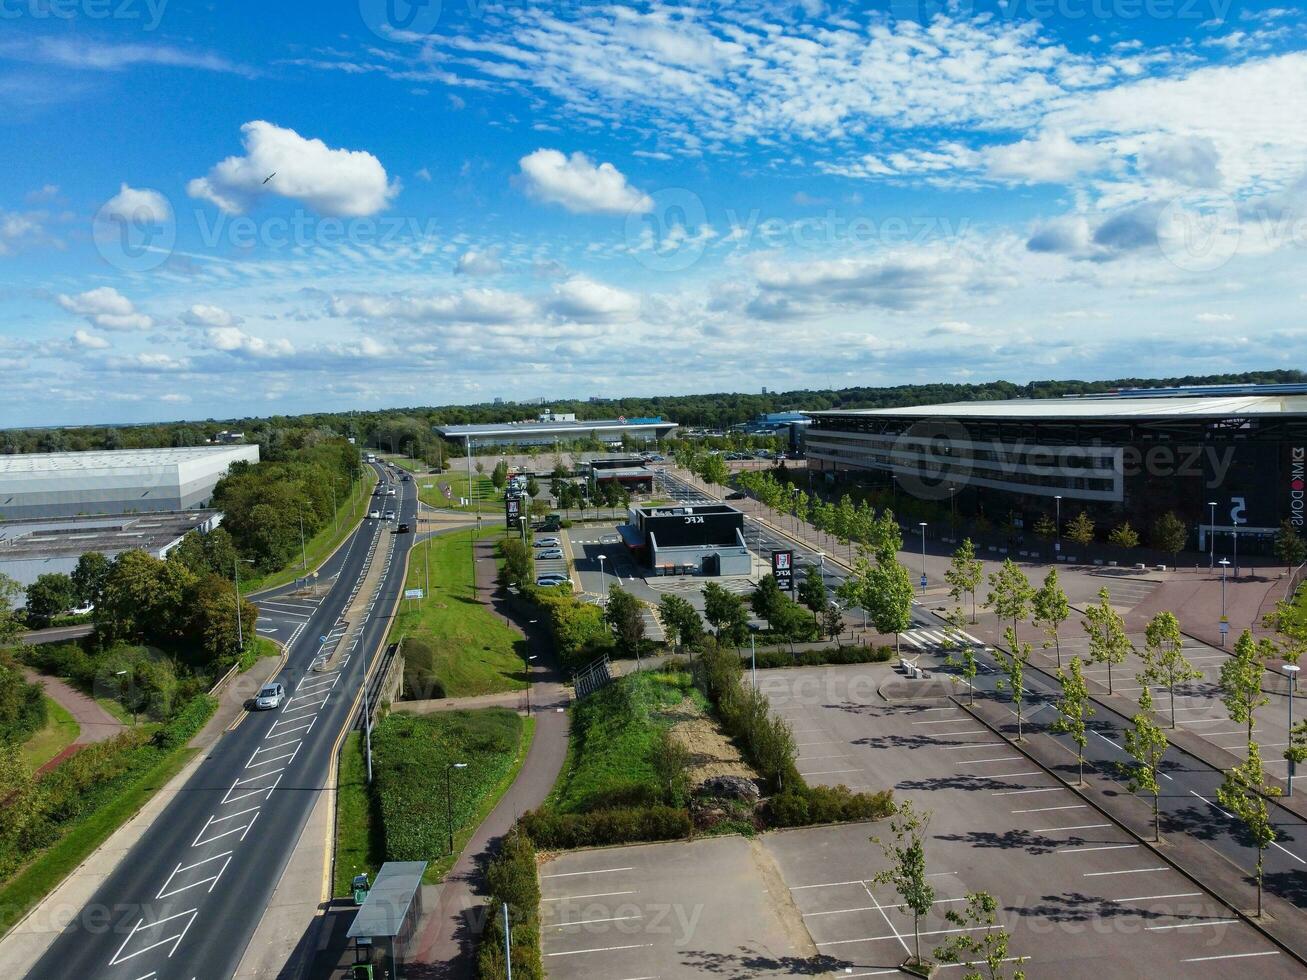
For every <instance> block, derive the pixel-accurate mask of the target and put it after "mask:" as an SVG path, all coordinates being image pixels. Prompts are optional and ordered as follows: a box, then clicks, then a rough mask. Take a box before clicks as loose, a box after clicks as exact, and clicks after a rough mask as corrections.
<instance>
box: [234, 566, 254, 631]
mask: <svg viewBox="0 0 1307 980" xmlns="http://www.w3.org/2000/svg"><path fill="white" fill-rule="evenodd" d="M242 561H244V562H247V563H248V564H250V565H253V564H254V559H253V558H237V557H236V556H235V555H232V557H231V581H232V585H234V586H236V642H237V644H238V645H239V647H240V649H241V650H242V651H243V650H244V649H245V630H244V629H243V628H242V626H241V579H240V564H239V563H240V562H242Z"/></svg>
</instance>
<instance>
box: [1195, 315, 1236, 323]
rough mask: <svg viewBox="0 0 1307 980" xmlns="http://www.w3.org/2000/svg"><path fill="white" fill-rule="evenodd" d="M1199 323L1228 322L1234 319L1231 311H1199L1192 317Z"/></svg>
mask: <svg viewBox="0 0 1307 980" xmlns="http://www.w3.org/2000/svg"><path fill="white" fill-rule="evenodd" d="M1194 319H1195V320H1197V321H1198V322H1199V323H1230V322H1232V321H1233V320H1234V314H1233V313H1199V314H1198V315H1197V316H1195V317H1194Z"/></svg>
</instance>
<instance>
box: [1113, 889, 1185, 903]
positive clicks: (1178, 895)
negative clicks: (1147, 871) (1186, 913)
mask: <svg viewBox="0 0 1307 980" xmlns="http://www.w3.org/2000/svg"><path fill="white" fill-rule="evenodd" d="M1201 894H1202V892H1175V893H1173V894H1170V895H1136V896H1135V897H1133V898H1114V899H1112V901H1113V902H1115V903H1117V904H1118V905H1121V904H1124V903H1125V902H1156V901H1160V900H1162V899H1164V898H1197V897H1198V896H1199V895H1201Z"/></svg>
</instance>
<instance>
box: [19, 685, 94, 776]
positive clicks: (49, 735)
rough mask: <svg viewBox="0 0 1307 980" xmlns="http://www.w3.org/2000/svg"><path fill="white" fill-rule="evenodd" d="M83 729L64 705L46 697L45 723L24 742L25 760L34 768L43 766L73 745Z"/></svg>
mask: <svg viewBox="0 0 1307 980" xmlns="http://www.w3.org/2000/svg"><path fill="white" fill-rule="evenodd" d="M81 731H82V729H81V726H80V725H78V724H77V722H76V721H75V720H74V719H73V716H72V715H70V714H69V713H68V712H67V711H65V710H64V707H63V705H61V704H60V703H59V702H58V701H54V700H52V699H50V698H46V699H45V725H44V726H43V727H42V728H41V729H40V730H39V731H37V732H34V733H33V734H32V737H31V738H29V739H28V740H27V741H26V742H24V743H23V747H22V750H21V752H22V756H23V762H24V763H26V764H27V766H28V767H29V768H32V769H39V768H41V766H43V765H45V764H46V763H47V762H49V761H50V760H51V759H53V758H54V757H55V756H57V755H58V754H59V753H60V752H62V751H63V750H64V749H66V748H68V746H70V745H72V744H73V742H75V741H76V740H77V736H78V735H80V734H81Z"/></svg>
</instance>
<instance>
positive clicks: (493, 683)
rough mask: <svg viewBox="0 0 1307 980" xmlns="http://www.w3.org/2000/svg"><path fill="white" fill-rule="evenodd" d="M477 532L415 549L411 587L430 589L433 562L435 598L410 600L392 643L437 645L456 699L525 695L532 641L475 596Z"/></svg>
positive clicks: (488, 531)
mask: <svg viewBox="0 0 1307 980" xmlns="http://www.w3.org/2000/svg"><path fill="white" fill-rule="evenodd" d="M502 533H503V532H502V531H501V530H500V529H498V528H485V529H483V530H482V531H481V537H483V538H493V537H496V536H498V535H500V534H502ZM474 534H476V532H475V531H472V530H467V531H456V532H453V533H450V534H442V535H438V536H436V537H433V538H429V539H427V541H424V542H422V543H420V544H418V545H415V546H414V548H413V550H412V551H411V552H410V553H409V560H408V577H407V579H406V580H405V583H404V585H405V588H409V589H425V588H426V585H427V562H428V560H429V561H430V566H431V594H430V595H429V596H427V597H426V598H425V599H423V600H421V601H420V602H417V601H415V600H412V599H406V600H404V601H403V602H402V603H401V604H400V610H399V612H398V614H397V615H396V617H395V622H394V624H393V625H392V626H391V630H390V639H391V640H392V641H393V640H397V639H399V637H401V636H420V637H423V638H424V639H425V640H427V642H428V643H429V644H431V646H432V647H433V648H434V652H435V660H434V664H433V668H434V672H435V674H436V676H437V677H438V678H440V681H441V683H442V684H443V685H444V687H445V694H446V695H447V696H448V697H452V698H457V697H468V696H471V695H476V694H494V693H497V692H500V691H519V690H522V689H523V688H524V687H525V686H526V680H525V674H524V671H523V668H522V653H523V649H524V644H525V642H526V641H525V640H523V639H522V637H521V635H520V634H518V633H517V632H516V631H515V630H513V629H511V628H510V627H509V626H507V625H506V624H505V623H504V622H503V620H501V619H500V618H499V617H497V616H496V615H495V614H494V613H492V612H491V611H490V607H489V606H486V605H484V604H482V603H481V602H478V601H477V600H476V599H475V598H474V596H473V591H472V547H471V543H472V537H473V535H474ZM428 548H429V549H430V555H429V557H428V554H427V549H428Z"/></svg>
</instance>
